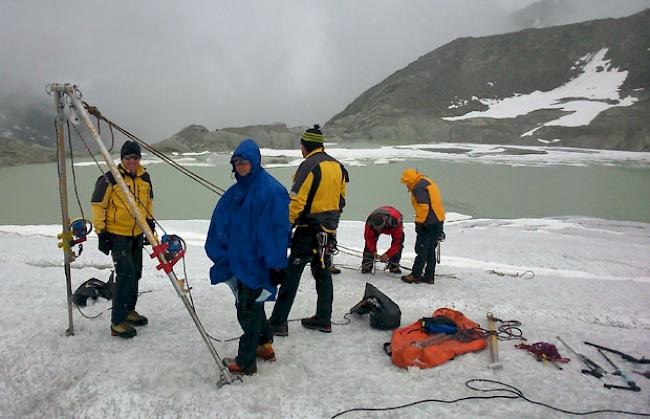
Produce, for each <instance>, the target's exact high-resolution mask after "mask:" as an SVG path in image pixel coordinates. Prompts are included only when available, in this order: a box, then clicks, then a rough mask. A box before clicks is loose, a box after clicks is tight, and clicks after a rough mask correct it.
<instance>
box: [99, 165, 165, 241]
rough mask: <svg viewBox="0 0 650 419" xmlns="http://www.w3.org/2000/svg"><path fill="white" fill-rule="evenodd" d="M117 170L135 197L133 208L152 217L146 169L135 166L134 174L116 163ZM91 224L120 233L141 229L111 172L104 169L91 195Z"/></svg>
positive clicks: (151, 192) (150, 189)
mask: <svg viewBox="0 0 650 419" xmlns="http://www.w3.org/2000/svg"><path fill="white" fill-rule="evenodd" d="M118 170H119V171H120V174H121V175H122V177H123V178H124V181H125V182H126V184H127V185H128V187H129V189H130V190H131V192H132V193H133V196H134V197H135V202H136V205H137V210H138V212H140V214H141V215H142V217H144V218H145V219H152V218H153V188H152V186H151V178H150V177H149V173H147V171H146V170H145V169H144V168H143V167H138V170H137V172H136V174H135V175H131V173H129V172H127V171H126V169H125V168H124V167H123V166H122V165H121V164H120V165H119V166H118ZM91 207H92V210H93V225H94V226H95V231H96V232H97V233H99V232H101V231H107V232H109V233H113V234H119V235H121V236H138V235H140V234H142V229H141V228H140V227H139V226H138V224H137V223H136V221H135V216H134V215H133V214H132V213H131V210H130V209H129V206H128V201H127V200H126V197H124V194H122V190H121V189H120V185H118V183H117V181H116V180H115V177H114V176H113V173H111V172H106V173H105V174H103V175H102V176H100V177H99V178H98V179H97V182H96V183H95V190H94V191H93V196H92V199H91Z"/></svg>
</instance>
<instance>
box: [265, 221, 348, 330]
mask: <svg viewBox="0 0 650 419" xmlns="http://www.w3.org/2000/svg"><path fill="white" fill-rule="evenodd" d="M320 231H321V230H320V228H317V227H311V226H310V227H296V230H295V231H294V233H293V237H292V238H291V254H290V256H289V266H288V267H287V271H286V276H285V279H284V282H283V283H282V285H281V286H280V290H279V291H278V297H277V300H276V302H275V307H273V314H272V315H271V319H270V323H271V324H272V325H275V326H278V325H281V324H284V323H286V322H287V319H288V317H289V312H290V311H291V306H293V301H294V299H295V298H296V292H297V291H298V285H300V278H301V277H302V273H303V271H304V270H305V266H306V265H307V263H311V273H312V275H313V277H314V279H315V280H316V293H317V294H318V298H317V301H316V318H318V319H319V320H322V321H324V322H330V321H331V318H332V301H333V299H334V289H333V286H332V273H331V272H330V267H331V266H332V252H331V248H333V245H335V244H336V238H335V236H334V234H331V233H327V243H328V245H327V247H326V249H325V254H324V257H323V260H321V258H320V254H319V251H318V248H319V245H318V239H317V234H318V233H319V232H320Z"/></svg>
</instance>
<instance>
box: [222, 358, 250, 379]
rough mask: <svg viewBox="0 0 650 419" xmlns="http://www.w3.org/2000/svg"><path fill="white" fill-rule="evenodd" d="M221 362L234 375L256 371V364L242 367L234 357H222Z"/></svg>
mask: <svg viewBox="0 0 650 419" xmlns="http://www.w3.org/2000/svg"><path fill="white" fill-rule="evenodd" d="M221 363H222V364H223V365H224V366H225V367H226V368H228V371H230V373H231V374H235V375H253V374H255V373H256V372H257V365H253V366H252V367H249V368H244V367H242V366H241V365H239V364H238V363H237V361H235V358H224V359H222V360H221Z"/></svg>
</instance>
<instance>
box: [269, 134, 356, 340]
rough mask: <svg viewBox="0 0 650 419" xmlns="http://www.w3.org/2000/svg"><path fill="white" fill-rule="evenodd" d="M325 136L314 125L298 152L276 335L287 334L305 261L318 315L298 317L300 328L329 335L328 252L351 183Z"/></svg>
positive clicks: (275, 314)
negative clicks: (300, 157) (291, 230)
mask: <svg viewBox="0 0 650 419" xmlns="http://www.w3.org/2000/svg"><path fill="white" fill-rule="evenodd" d="M323 138H324V136H323V133H322V131H321V130H320V126H318V125H314V127H313V128H310V129H308V130H307V131H305V132H304V133H303V134H302V137H301V139H300V149H301V151H302V155H303V157H304V158H305V161H303V162H302V164H301V165H300V166H299V167H298V170H297V171H296V173H295V175H294V179H293V186H292V188H291V192H290V197H291V202H290V204H289V221H290V222H291V224H292V225H293V226H295V231H294V233H293V237H292V238H291V255H290V256H289V266H288V267H287V270H286V274H285V277H284V280H283V282H282V285H281V287H280V291H279V292H278V299H277V301H276V302H275V307H274V308H273V314H272V315H271V318H270V320H269V323H270V327H271V331H272V332H273V334H274V335H276V336H287V335H288V334H289V329H288V326H287V318H288V316H289V312H290V311H291V306H292V305H293V301H294V298H295V297H296V291H297V290H298V284H299V283H300V277H301V276H302V272H303V270H304V269H305V266H306V265H307V263H308V262H311V272H312V275H313V276H314V279H315V280H316V293H317V294H318V299H317V302H316V314H315V315H314V316H312V317H309V318H306V319H302V321H301V323H302V325H303V327H305V328H307V329H313V330H319V331H321V332H324V333H329V332H331V331H332V325H331V317H332V300H333V294H334V291H333V287H332V274H331V272H330V267H331V263H332V250H333V249H334V248H335V246H336V229H337V228H338V225H339V218H340V217H341V212H342V211H343V207H344V206H345V188H346V183H347V182H348V181H349V178H348V172H347V170H345V167H343V165H342V164H341V163H340V162H339V161H338V160H336V159H335V158H334V157H332V156H330V155H328V154H327V153H325V150H324V146H323Z"/></svg>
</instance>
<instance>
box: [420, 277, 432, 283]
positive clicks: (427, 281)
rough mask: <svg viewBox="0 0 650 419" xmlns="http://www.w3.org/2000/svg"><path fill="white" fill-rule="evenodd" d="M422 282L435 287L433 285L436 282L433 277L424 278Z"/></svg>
mask: <svg viewBox="0 0 650 419" xmlns="http://www.w3.org/2000/svg"><path fill="white" fill-rule="evenodd" d="M421 282H426V283H427V284H430V285H433V283H434V282H435V280H434V278H433V277H431V278H422V281H421Z"/></svg>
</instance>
